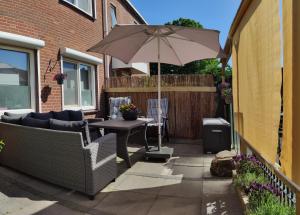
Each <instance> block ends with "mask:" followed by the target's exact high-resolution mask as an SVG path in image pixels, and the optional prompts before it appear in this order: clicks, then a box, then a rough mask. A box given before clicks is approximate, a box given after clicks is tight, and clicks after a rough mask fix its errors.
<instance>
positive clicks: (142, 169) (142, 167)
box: [127, 162, 172, 175]
mask: <svg viewBox="0 0 300 215" xmlns="http://www.w3.org/2000/svg"><path fill="white" fill-rule="evenodd" d="M127 173H139V174H141V173H147V174H148V175H149V174H150V175H151V174H153V175H170V174H171V173H172V170H171V168H170V167H169V166H168V165H167V164H166V163H149V162H137V163H135V164H134V165H133V166H132V167H131V168H130V169H128V171H127Z"/></svg>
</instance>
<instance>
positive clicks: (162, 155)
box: [145, 147, 174, 160]
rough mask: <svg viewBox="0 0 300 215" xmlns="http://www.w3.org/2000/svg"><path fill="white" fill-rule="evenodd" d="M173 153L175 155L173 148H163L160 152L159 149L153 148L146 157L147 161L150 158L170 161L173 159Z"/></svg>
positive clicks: (147, 152)
mask: <svg viewBox="0 0 300 215" xmlns="http://www.w3.org/2000/svg"><path fill="white" fill-rule="evenodd" d="M173 153H174V149H173V148H169V147H161V148H160V150H159V151H158V147H151V148H150V149H149V150H148V151H146V154H145V157H146V160H148V159H150V158H155V159H169V158H171V157H172V155H173Z"/></svg>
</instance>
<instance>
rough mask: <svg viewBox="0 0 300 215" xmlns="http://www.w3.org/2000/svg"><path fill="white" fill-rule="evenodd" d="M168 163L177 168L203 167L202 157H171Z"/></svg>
mask: <svg viewBox="0 0 300 215" xmlns="http://www.w3.org/2000/svg"><path fill="white" fill-rule="evenodd" d="M169 162H170V163H173V164H174V165H177V166H195V167H197V166H200V167H201V166H203V158H202V157H173V158H172V159H170V161H169Z"/></svg>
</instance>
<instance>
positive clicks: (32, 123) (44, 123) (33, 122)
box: [22, 117, 49, 128]
mask: <svg viewBox="0 0 300 215" xmlns="http://www.w3.org/2000/svg"><path fill="white" fill-rule="evenodd" d="M22 125H24V126H29V127H35V128H49V120H47V119H46V120H43V119H35V118H33V117H25V118H24V119H23V120H22Z"/></svg>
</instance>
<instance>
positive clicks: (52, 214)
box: [35, 204, 86, 215]
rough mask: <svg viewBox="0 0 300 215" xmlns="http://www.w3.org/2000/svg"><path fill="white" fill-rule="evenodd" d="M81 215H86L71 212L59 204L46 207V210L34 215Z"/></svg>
mask: <svg viewBox="0 0 300 215" xmlns="http://www.w3.org/2000/svg"><path fill="white" fill-rule="evenodd" d="M83 214H86V213H82V212H78V211H75V210H72V209H70V208H67V207H64V206H62V205H60V204H54V205H52V206H50V207H47V208H45V209H43V210H41V211H39V212H37V213H35V215H83Z"/></svg>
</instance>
